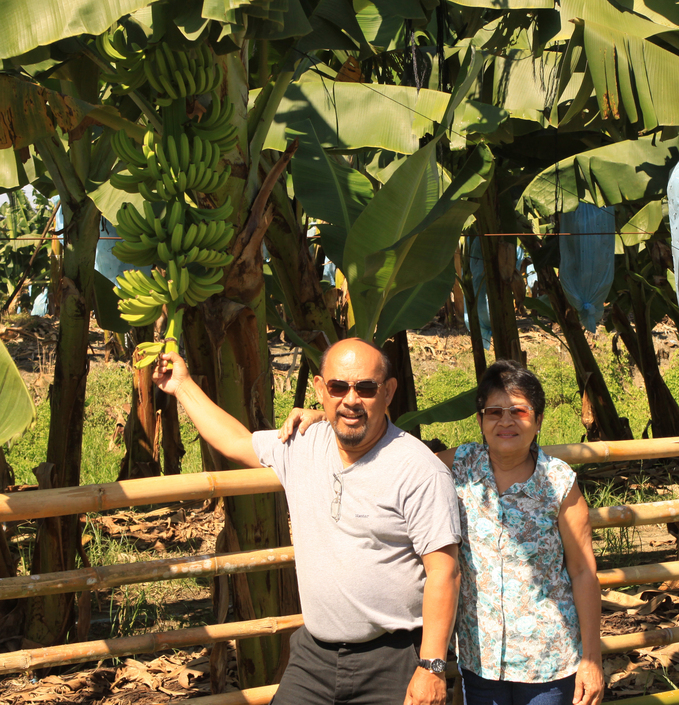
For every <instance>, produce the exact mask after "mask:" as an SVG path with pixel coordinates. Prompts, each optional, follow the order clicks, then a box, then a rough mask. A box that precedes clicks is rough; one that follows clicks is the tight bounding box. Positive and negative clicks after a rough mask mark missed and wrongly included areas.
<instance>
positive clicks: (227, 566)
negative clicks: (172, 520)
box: [0, 546, 295, 600]
mask: <svg viewBox="0 0 679 705" xmlns="http://www.w3.org/2000/svg"><path fill="white" fill-rule="evenodd" d="M294 562H295V551H294V549H293V548H292V546H283V547H281V548H270V549H264V550H259V551H244V552H242V553H226V554H207V555H204V556H189V557H182V558H164V559H161V560H155V561H140V562H138V563H122V564H115V565H108V566H93V567H89V568H80V569H78V570H65V571H61V572H56V573H41V574H37V575H25V576H21V577H17V578H14V577H13V578H5V579H4V580H0V600H9V599H12V598H15V597H27V596H29V595H55V594H61V593H66V592H81V591H83V590H102V589H104V588H113V587H118V586H119V585H132V584H133V583H148V582H158V581H161V580H176V579H178V578H186V577H189V576H190V577H193V578H195V577H197V576H210V575H225V574H231V573H252V572H255V571H259V570H273V569H275V568H285V567H287V566H291V565H293V564H294Z"/></svg>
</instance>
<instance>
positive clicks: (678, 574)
mask: <svg viewBox="0 0 679 705" xmlns="http://www.w3.org/2000/svg"><path fill="white" fill-rule="evenodd" d="M596 577H597V578H598V580H599V584H600V585H601V587H602V588H613V587H624V586H625V585H645V584H646V583H660V582H663V581H665V580H677V579H678V578H679V561H670V562H668V563H649V564H647V565H632V566H629V567H627V568H611V569H609V570H599V571H597V574H596Z"/></svg>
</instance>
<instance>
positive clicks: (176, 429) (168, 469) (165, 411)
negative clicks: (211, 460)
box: [160, 394, 186, 475]
mask: <svg viewBox="0 0 679 705" xmlns="http://www.w3.org/2000/svg"><path fill="white" fill-rule="evenodd" d="M160 421H161V425H162V448H163V474H164V475H179V474H180V473H181V471H182V458H183V457H184V455H185V453H186V450H185V449H184V444H183V443H182V436H181V429H180V426H179V409H178V408H177V400H176V399H175V397H171V396H168V395H166V394H164V395H163V400H162V408H160Z"/></svg>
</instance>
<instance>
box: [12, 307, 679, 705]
mask: <svg viewBox="0 0 679 705" xmlns="http://www.w3.org/2000/svg"><path fill="white" fill-rule="evenodd" d="M521 336H522V347H523V349H525V350H527V351H528V355H529V358H530V357H531V356H532V355H533V354H537V352H538V350H539V349H540V347H542V346H545V345H558V342H557V341H556V340H555V339H554V338H553V337H552V336H549V335H548V334H547V333H545V332H544V331H542V330H541V329H540V328H538V327H537V326H535V325H532V324H531V322H530V321H524V322H522V323H521ZM0 338H2V340H3V341H4V342H5V343H6V344H7V345H8V347H9V349H10V351H11V353H12V355H13V357H14V359H15V360H16V362H17V365H18V366H19V368H20V369H21V370H22V373H23V374H24V376H25V379H26V382H27V384H28V385H29V387H30V388H31V389H32V390H33V392H34V394H35V395H36V397H42V396H44V395H45V394H46V393H47V390H48V387H49V383H50V373H51V370H52V368H53V360H54V353H53V350H54V344H55V341H56V328H55V324H54V322H53V321H52V320H51V319H49V318H44V319H26V320H22V321H20V322H19V323H15V324H12V325H1V324H0ZM655 339H656V344H657V349H658V356H659V358H660V359H661V360H662V359H668V358H669V355H670V353H671V351H672V350H673V349H674V348H676V347H679V342H678V341H677V333H676V330H675V329H674V327H673V326H671V325H664V326H662V325H661V326H658V328H657V329H656V331H655ZM409 341H410V344H411V349H412V355H413V367H414V370H415V372H416V374H427V373H431V372H433V371H434V370H435V369H436V367H437V366H438V365H440V364H441V363H447V364H455V359H456V356H458V355H459V354H460V353H461V352H462V351H467V350H469V346H470V343H469V338H468V336H467V335H465V334H463V333H461V332H456V331H452V332H451V331H444V330H443V329H441V328H438V327H432V328H430V329H428V330H426V331H421V332H420V333H418V334H411V335H409ZM90 349H91V364H92V365H93V366H96V365H100V364H104V360H105V358H106V354H107V351H106V346H105V345H104V338H103V333H102V331H99V330H98V329H93V330H92V333H91V335H90ZM295 364H298V360H295V356H294V353H293V352H292V351H290V350H289V349H288V348H286V347H285V345H283V344H280V345H277V346H275V347H274V348H272V365H273V368H274V371H275V376H276V381H277V385H278V386H279V388H284V387H285V386H287V385H288V384H289V382H290V378H291V375H290V372H291V367H294V366H295ZM671 469H672V473H671V474H674V471H675V468H674V466H672V468H671ZM612 472H616V468H613V470H612ZM677 478H678V479H677V480H675V481H676V482H678V484H679V472H677ZM678 489H679V488H678ZM663 491H666V492H671V491H672V488H664V489H663ZM675 496H676V495H675ZM212 509H213V508H212V507H209V506H207V505H202V504H196V503H175V504H173V505H172V506H170V507H163V508H159V509H158V508H156V509H152V508H149V511H146V510H145V508H139V510H138V511H136V510H135V511H132V510H127V511H120V512H115V513H108V514H105V515H102V516H99V517H97V518H96V519H95V522H96V525H97V529H98V531H99V532H100V533H101V534H102V535H105V536H107V537H109V538H110V539H112V540H115V538H116V537H117V536H120V535H121V534H124V535H125V536H127V537H128V538H130V539H131V540H133V541H134V543H135V549H137V548H139V550H145V551H152V552H153V553H154V555H156V557H158V558H162V557H169V556H172V555H180V554H183V555H186V554H187V553H196V554H198V553H201V554H202V553H209V552H212V551H214V542H215V538H216V535H217V532H218V531H219V529H220V528H221V517H220V516H219V514H218V513H215V512H214V511H212ZM595 539H596V541H597V545H598V546H602V545H603V543H604V542H606V541H609V540H610V537H607V536H606V535H605V534H604V532H597V534H596V536H595ZM617 540H621V541H623V540H624V541H626V542H628V544H629V545H630V546H632V550H633V552H634V553H635V554H636V559H635V562H636V563H652V562H661V561H669V560H675V559H676V558H677V544H676V539H675V538H674V537H673V536H671V535H670V534H668V532H667V529H666V527H664V526H652V527H641V528H639V529H638V530H633V531H629V532H627V533H626V534H625V535H624V536H622V535H618V539H617ZM123 559H124V558H123ZM130 560H135V557H134V555H130ZM599 567H600V568H608V567H611V565H609V564H607V563H606V562H605V561H603V562H600V566H599ZM108 598H110V593H109V595H108V596H107V595H101V596H97V595H95V597H94V600H93V607H92V622H91V631H90V638H92V639H96V638H106V637H107V636H109V635H110V634H111V615H112V612H111V607H110V603H108V602H107V600H108ZM166 602H167V604H166V605H165V607H166V610H165V612H164V615H165V616H164V619H166V620H169V622H168V624H170V623H173V624H174V626H175V628H177V627H181V626H188V625H189V624H192V625H195V624H198V623H200V624H205V623H210V622H211V621H212V620H213V617H212V610H211V600H210V588H209V584H208V582H207V581H206V584H205V585H204V586H202V587H200V588H198V589H194V590H193V591H192V592H191V591H189V592H187V591H186V590H185V589H184V588H181V587H179V588H177V589H176V590H175V591H173V592H172V594H171V595H170V597H168V598H167V599H166ZM603 605H604V613H603V617H602V621H601V628H602V635H603V636H609V635H616V634H627V633H633V632H639V631H647V630H655V629H664V628H675V627H679V582H677V583H666V584H663V585H660V586H657V585H654V586H648V585H647V586H638V587H637V588H636V589H635V590H633V591H632V592H627V591H625V592H619V591H609V592H607V593H605V594H604V601H603ZM168 614H169V615H170V616H169V617H168V616H167V615H168ZM173 615H174V616H173ZM145 627H146V628H148V629H150V630H153V631H160V630H163V629H166V628H172V627H171V626H169V627H168V626H167V625H166V624H165V623H163V622H162V621H159V620H158V619H154V616H153V615H151V617H150V618H149V619H148V621H147V623H146V624H145ZM233 646H234V645H233V644H231V647H232V648H231V649H230V651H229V655H228V657H227V658H228V659H229V662H228V668H229V672H230V674H231V683H230V686H229V688H230V689H233V690H236V689H237V688H238V681H237V673H236V660H235V649H234V648H233ZM17 648H20V646H19V644H18V640H17V639H11V638H10V639H6V640H5V642H4V643H0V651H5V652H7V651H12V650H15V649H17ZM209 652H210V647H196V648H194V649H189V650H184V651H175V652H172V653H160V654H148V655H140V656H137V657H129V658H121V659H118V660H115V661H112V660H107V661H104V662H102V663H98V664H95V663H89V664H80V665H74V666H72V667H70V668H68V669H65V670H59V669H51V670H50V671H44V672H36V673H24V674H20V675H16V674H15V675H10V676H6V677H5V678H4V679H2V680H0V705H20V704H23V703H40V702H49V703H60V702H68V703H83V704H92V705H95V704H96V705H99V704H100V703H107V704H108V703H111V704H114V703H115V704H116V705H118V704H119V705H133V704H134V705H155V704H159V703H173V702H180V701H181V700H184V699H192V698H196V697H202V696H205V695H208V694H209V693H210V683H209ZM604 671H605V676H606V683H607V688H606V695H605V700H615V699H618V698H624V697H630V696H633V695H640V694H645V693H653V692H660V691H666V690H671V689H673V688H675V687H676V686H675V684H677V685H679V644H674V645H670V646H666V647H662V648H655V649H650V648H649V649H639V650H636V651H632V652H629V653H624V654H609V655H607V656H606V657H605V658H604Z"/></svg>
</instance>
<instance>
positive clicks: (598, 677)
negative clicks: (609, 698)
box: [573, 658, 604, 705]
mask: <svg viewBox="0 0 679 705" xmlns="http://www.w3.org/2000/svg"><path fill="white" fill-rule="evenodd" d="M603 696H604V674H603V671H602V670H601V664H600V663H596V662H595V661H589V660H587V659H584V658H583V659H582V661H580V666H578V672H577V673H576V674H575V693H574V694H573V704H574V705H599V703H600V702H601V699H602V698H603Z"/></svg>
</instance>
